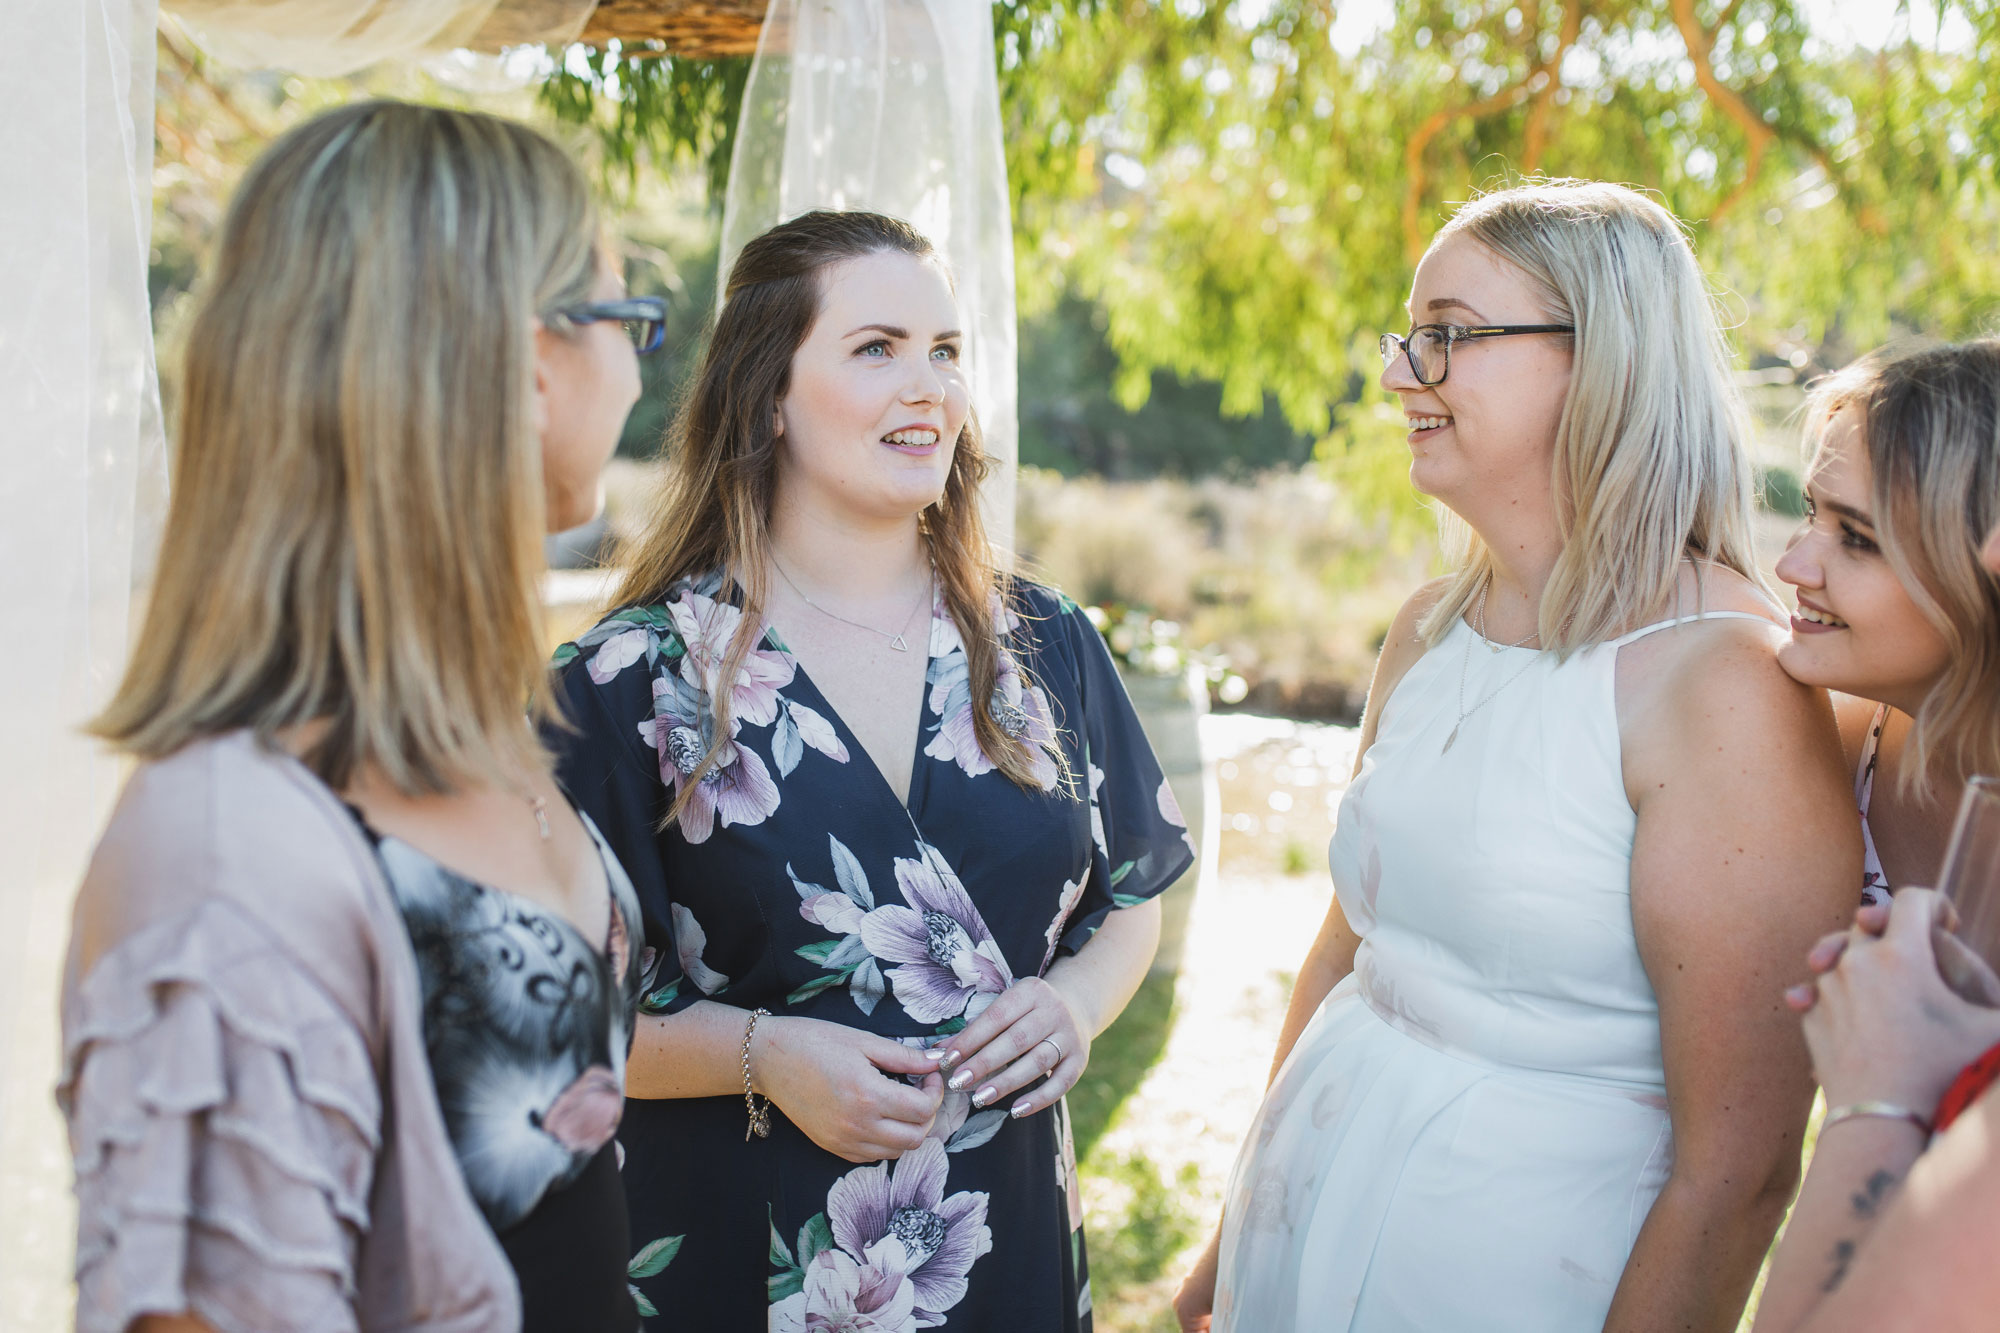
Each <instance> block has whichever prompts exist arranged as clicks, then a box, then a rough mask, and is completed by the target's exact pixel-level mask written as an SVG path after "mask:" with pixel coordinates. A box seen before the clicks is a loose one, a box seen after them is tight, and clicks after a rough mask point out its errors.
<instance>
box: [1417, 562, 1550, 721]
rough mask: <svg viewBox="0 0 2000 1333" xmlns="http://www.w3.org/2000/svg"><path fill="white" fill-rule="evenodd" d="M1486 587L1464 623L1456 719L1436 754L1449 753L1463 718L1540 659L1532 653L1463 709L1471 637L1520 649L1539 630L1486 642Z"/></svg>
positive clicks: (1497, 646) (1496, 648) (1496, 647)
mask: <svg viewBox="0 0 2000 1333" xmlns="http://www.w3.org/2000/svg"><path fill="white" fill-rule="evenodd" d="M1490 586H1491V585H1490V584H1481V585H1480V587H1479V601H1478V602H1477V603H1476V604H1475V605H1474V606H1473V608H1472V621H1473V625H1472V626H1467V629H1468V630H1469V631H1470V634H1469V635H1468V637H1467V638H1466V640H1465V658H1464V660H1463V661H1461V662H1460V663H1459V665H1458V721H1457V722H1455V723H1453V724H1452V728H1451V735H1449V736H1447V737H1445V738H1444V748H1443V749H1442V750H1439V751H1438V753H1439V754H1441V755H1442V754H1449V753H1450V752H1451V747H1452V744H1453V743H1454V742H1456V741H1457V740H1458V729H1459V728H1460V727H1462V726H1464V725H1465V719H1467V718H1468V717H1471V716H1472V715H1473V714H1474V713H1476V712H1478V711H1479V710H1480V709H1482V708H1484V707H1486V705H1487V704H1489V703H1492V702H1493V699H1494V696H1495V695H1497V694H1499V693H1500V691H1502V690H1504V689H1506V688H1507V687H1508V686H1509V685H1512V684H1513V683H1514V682H1515V681H1517V680H1519V679H1520V678H1521V677H1522V676H1523V675H1525V674H1526V673H1527V670H1528V668H1529V667H1531V666H1533V665H1534V664H1535V663H1536V662H1539V661H1540V660H1541V656H1542V655H1541V654H1540V653H1536V654H1535V655H1534V656H1533V657H1530V658H1529V659H1528V660H1527V661H1526V662H1524V663H1522V664H1521V667H1520V669H1519V670H1517V671H1515V673H1514V674H1513V675H1511V676H1509V677H1507V679H1505V680H1503V681H1501V682H1500V683H1499V684H1498V685H1495V686H1494V687H1493V688H1492V689H1491V690H1489V691H1488V692H1487V693H1486V694H1485V695H1484V696H1483V697H1482V698H1480V699H1479V701H1478V702H1476V703H1474V704H1473V705H1472V707H1470V708H1467V707H1466V706H1465V676H1466V672H1467V671H1468V670H1469V669H1470V667H1471V666H1472V640H1473V639H1475V638H1476V639H1478V640H1480V642H1482V643H1485V644H1486V646H1487V648H1488V649H1489V650H1490V651H1492V652H1496V653H1497V652H1499V651H1500V650H1501V649H1502V648H1503V647H1505V648H1524V647H1526V646H1527V643H1528V639H1532V638H1534V637H1536V635H1538V634H1540V633H1541V631H1540V630H1537V631H1535V634H1530V635H1529V636H1528V638H1527V639H1521V640H1518V641H1516V642H1514V643H1509V644H1494V643H1491V642H1488V641H1487V639H1486V590H1487V588H1488V587H1490ZM1473 626H1477V628H1473Z"/></svg>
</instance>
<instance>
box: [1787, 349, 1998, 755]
mask: <svg viewBox="0 0 2000 1333" xmlns="http://www.w3.org/2000/svg"><path fill="white" fill-rule="evenodd" d="M1845 407H1852V408H1854V409H1856V410H1857V411H1859V412H1860V414H1861V434H1862V438H1863V440H1864V441H1866V444H1867V448H1868V464H1869V468H1870V470H1871V471H1872V472H1873V474H1874V494H1873V496H1871V497H1870V500H1869V504H1870V507H1871V508H1872V509H1873V511H1874V518H1875V535H1876V536H1877V537H1878V538H1880V539H1881V544H1882V550H1883V553H1884V554H1885V555H1886V556H1887V557H1888V559H1889V566H1890V568H1891V569H1893V570H1895V571H1896V577H1897V579H1898V580H1899V581H1900V582H1901V583H1902V585H1903V589H1904V591H1906V592H1907V593H1908V594H1909V596H1910V600H1911V601H1912V602H1915V603H1916V605H1917V609H1918V610H1919V611H1921V612H1922V613H1923V617H1924V619H1925V620H1928V621H1929V622H1930V623H1931V627H1932V628H1933V629H1935V630H1936V631H1937V632H1938V634H1939V636H1940V637H1942V638H1943V639H1944V642H1945V645H1946V647H1947V649H1948V650H1949V652H1950V655H1951V656H1950V661H1949V664H1948V665H1947V666H1946V667H1945V671H1944V675H1943V676H1942V677H1940V678H1939V680H1938V682H1937V683H1936V684H1935V685H1933V686H1931V689H1930V693H1928V694H1927V695H1925V696H1924V702H1923V704H1922V705H1921V706H1920V707H1919V708H1918V709H1917V713H1916V717H1915V719H1914V722H1915V725H1914V726H1912V728H1911V729H1910V739H1909V755H1910V759H1909V762H1907V763H1905V764H1903V765H1902V778H1901V782H1902V784H1903V786H1904V788H1905V790H1908V791H1913V792H1926V791H1928V790H1929V788H1930V783H1931V780H1932V779H1933V778H1935V777H1938V776H1943V775H1946V774H1956V775H1958V776H1969V775H1971V774H1973V773H2000V578H1996V577H1995V576H1994V574H1993V573H1992V572H1991V571H1990V570H1988V569H1987V568H1986V567H1985V566H1984V565H1982V564H1981V563H1980V560H1979V549H1980V547H1981V545H1982V544H1983V543H1984V542H1985V540H1986V534H1987V533H1989V532H1991V531H1993V529H1994V527H1995V526H1996V525H2000V338H1980V339H1978V340H1976V341H1973V342H1966V343H1947V344H1943V345H1940V346H1932V347H1924V348H1920V349H1914V350H1913V349H1909V348H1904V349H1889V350H1885V351H1881V352H1877V353H1875V354H1874V355H1872V356H1868V357H1864V358H1863V359H1862V360H1860V361H1857V362H1856V363H1854V364H1853V365H1851V366H1849V367H1847V369H1845V370H1843V371H1840V372H1838V373H1837V374H1834V375H1831V376H1829V377H1828V378H1827V379H1825V380H1823V381H1821V382H1820V383H1819V384H1817V385H1815V386H1814V388H1813V393H1812V396H1811V398H1810V399H1808V401H1807V407H1806V422H1807V429H1808V431H1809V432H1810V433H1811V435H1813V436H1814V437H1817V436H1818V434H1819V433H1820V432H1821V431H1822V430H1823V429H1824V428H1825V426H1826V422H1827V420H1828V418H1830V417H1831V416H1832V415H1833V414H1834V413H1835V412H1837V411H1839V410H1840V409H1842V408H1845Z"/></svg>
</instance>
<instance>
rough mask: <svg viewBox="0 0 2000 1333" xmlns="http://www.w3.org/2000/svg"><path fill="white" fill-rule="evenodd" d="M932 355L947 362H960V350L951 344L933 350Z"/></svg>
mask: <svg viewBox="0 0 2000 1333" xmlns="http://www.w3.org/2000/svg"><path fill="white" fill-rule="evenodd" d="M931 355H932V356H934V357H943V358H944V359H945V360H947V361H956V360H958V349H957V348H956V347H953V346H951V345H950V344H945V345H944V346H941V347H933V348H931Z"/></svg>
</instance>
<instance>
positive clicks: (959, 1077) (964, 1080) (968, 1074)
mask: <svg viewBox="0 0 2000 1333" xmlns="http://www.w3.org/2000/svg"><path fill="white" fill-rule="evenodd" d="M970 1082H972V1071H971V1070H970V1069H961V1070H959V1071H958V1072H957V1073H956V1074H953V1075H952V1076H951V1082H949V1083H947V1084H946V1085H945V1086H946V1087H948V1088H950V1089H951V1090H952V1091H953V1092H964V1091H965V1085H966V1084H968V1083H970Z"/></svg>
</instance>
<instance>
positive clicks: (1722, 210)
mask: <svg viewBox="0 0 2000 1333" xmlns="http://www.w3.org/2000/svg"><path fill="white" fill-rule="evenodd" d="M1741 3H1742V0H1730V4H1729V6H1728V8H1726V9H1724V10H1723V11H1722V18H1721V20H1720V21H1719V22H1718V23H1717V25H1716V27H1715V28H1714V29H1713V30H1711V29H1708V28H1704V27H1703V26H1702V24H1701V20H1700V19H1698V18H1696V17H1695V12H1694V0H1672V3H1671V5H1670V8H1671V9H1672V11H1673V16H1674V27H1675V28H1677V29H1679V31H1680V34H1681V40H1682V41H1683V42H1685V43H1686V44H1687V51H1688V57H1689V58H1690V59H1691V60H1693V61H1694V78H1695V82H1696V83H1697V84H1699V85H1700V86H1701V90H1702V92H1704V93H1705V94H1707V95H1708V100H1709V101H1711V102H1713V103H1715V105H1716V106H1718V107H1720V108H1721V109H1722V112H1723V114H1724V115H1726V116H1728V117H1729V118H1730V119H1731V120H1733V121H1735V122H1736V124H1737V127H1738V128H1740V129H1741V130H1742V131H1743V136H1744V138H1745V139H1746V140H1747V141H1748V143H1749V156H1748V158H1747V159H1746V160H1745V162H1744V164H1743V177H1742V179H1741V180H1739V181H1737V182H1736V184H1735V186H1734V187H1733V188H1732V189H1731V190H1730V191H1729V193H1728V194H1726V195H1724V196H1723V198H1722V201H1721V202H1720V203H1718V204H1717V205H1716V206H1715V207H1714V208H1713V209H1711V210H1709V214H1708V221H1709V222H1710V223H1711V224H1713V223H1714V222H1716V221H1717V220H1719V219H1720V218H1721V217H1722V216H1723V215H1724V214H1726V213H1727V212H1729V210H1730V209H1732V208H1734V207H1736V205H1738V204H1739V203H1741V202H1743V200H1744V199H1745V198H1747V197H1748V196H1749V194H1750V191H1751V190H1752V189H1753V188H1755V186H1756V183H1757V176H1758V174H1759V173H1760V172H1761V171H1762V170H1763V168H1764V157H1765V154H1766V153H1768V152H1769V151H1770V147H1771V144H1772V143H1773V141H1775V140H1777V139H1779V138H1780V137H1783V138H1785V139H1787V140H1789V141H1791V142H1792V143H1794V144H1797V145H1798V146H1799V147H1800V148H1801V149H1803V150H1804V151H1805V153H1806V155H1807V156H1809V157H1811V158H1812V160H1813V161H1815V162H1817V163H1819V165H1820V168H1821V170H1823V171H1825V172H1826V177H1827V179H1828V180H1829V181H1831V182H1832V183H1833V187H1834V188H1835V189H1836V190H1838V191H1840V195H1841V197H1842V198H1843V199H1844V200H1846V201H1847V205H1848V207H1849V208H1850V209H1852V210H1853V212H1854V218H1855V221H1856V222H1858V223H1859V224H1860V225H1861V229H1862V230H1863V231H1865V232H1867V233H1868V234H1869V235H1871V236H1877V237H1880V236H1886V235H1887V234H1888V231H1889V228H1888V224H1887V223H1886V222H1884V221H1883V219H1882V214H1881V212H1880V210H1878V209H1876V208H1875V207H1874V205H1872V204H1869V203H1866V202H1864V201H1862V200H1859V199H1857V198H1856V197H1855V195H1854V188H1853V185H1852V183H1851V182H1850V181H1849V180H1848V179H1847V177H1846V175H1845V174H1844V173H1843V172H1842V171H1841V170H1840V168H1839V167H1838V166H1837V165H1835V163H1834V160H1833V154H1831V153H1829V152H1828V151H1827V149H1826V145H1824V144H1822V143H1819V142H1818V141H1817V140H1815V139H1814V138H1813V137H1812V136H1811V135H1809V134H1807V133H1805V132H1804V131H1803V130H1799V129H1787V130H1786V131H1785V132H1784V133H1783V134H1782V136H1781V135H1780V132H1779V131H1778V130H1777V129H1774V128H1773V127H1772V126H1771V125H1769V124H1768V123H1766V122H1765V120H1764V118H1763V117H1762V116H1760V115H1758V114H1757V112H1756V109H1755V108H1753V107H1752V106H1751V105H1750V104H1749V103H1748V102H1746V101H1744V100H1743V95H1742V94H1741V93H1739V92H1737V91H1736V90H1735V89H1734V88H1731V87H1730V86H1729V85H1728V84H1726V83H1724V82H1723V81H1722V80H1721V79H1720V78H1719V77H1718V76H1717V75H1716V72H1715V65H1714V63H1713V62H1712V61H1711V60H1710V58H1709V53H1710V52H1711V51H1712V50H1714V47H1715V36H1716V33H1718V32H1720V31H1721V30H1722V28H1723V26H1725V25H1727V24H1728V23H1729V22H1730V20H1732V19H1733V18H1735V17H1736V11H1737V8H1738V6H1739V5H1740V4H1741Z"/></svg>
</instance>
